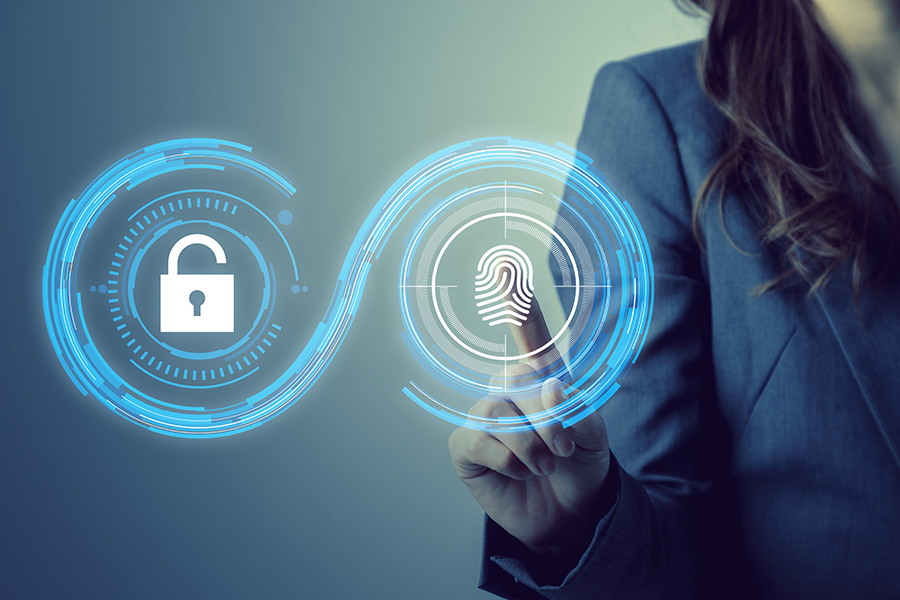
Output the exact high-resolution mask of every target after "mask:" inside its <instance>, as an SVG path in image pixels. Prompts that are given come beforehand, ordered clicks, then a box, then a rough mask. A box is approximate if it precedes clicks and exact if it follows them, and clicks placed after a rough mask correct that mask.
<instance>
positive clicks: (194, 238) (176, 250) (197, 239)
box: [169, 233, 225, 275]
mask: <svg viewBox="0 0 900 600" xmlns="http://www.w3.org/2000/svg"><path fill="white" fill-rule="evenodd" d="M194 244H200V245H201V246H206V247H207V248H209V249H210V250H212V251H213V254H215V255H216V262H217V263H218V264H220V265H221V264H224V263H225V251H224V250H222V246H220V245H219V242H217V241H216V240H214V239H212V238H211V237H209V236H208V235H203V234H202V233H192V234H190V235H186V236H184V237H183V238H181V239H180V240H178V241H177V242H175V245H174V246H172V249H171V250H170V251H169V275H178V257H180V256H181V251H182V250H184V249H185V248H187V247H188V246H193V245H194Z"/></svg>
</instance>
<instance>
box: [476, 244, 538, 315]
mask: <svg viewBox="0 0 900 600" xmlns="http://www.w3.org/2000/svg"><path fill="white" fill-rule="evenodd" d="M533 279H534V269H533V268H532V266H531V260H530V259H529V258H528V255H527V254H525V253H524V252H522V250H520V249H518V248H516V247H515V246H509V245H501V246H494V247H493V248H491V249H490V250H488V251H487V252H485V253H484V255H482V257H481V260H479V261H478V275H476V276H475V306H476V307H477V308H480V309H481V310H479V311H478V314H479V315H484V316H483V317H481V320H482V321H488V325H490V326H491V327H493V326H494V325H499V324H500V323H510V324H512V325H515V326H517V327H521V326H522V324H523V323H524V322H525V321H527V320H528V313H529V312H530V311H531V299H532V298H533V297H534V281H533ZM479 292H482V293H479ZM482 307H484V308H482Z"/></svg>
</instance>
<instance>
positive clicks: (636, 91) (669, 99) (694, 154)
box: [582, 41, 728, 197]
mask: <svg viewBox="0 0 900 600" xmlns="http://www.w3.org/2000/svg"><path fill="white" fill-rule="evenodd" d="M700 45H701V41H694V42H690V43H687V44H681V45H679V46H673V47H669V48H663V49H660V50H654V51H652V52H647V53H644V54H639V55H636V56H632V57H629V58H626V59H624V60H621V61H615V62H611V63H607V64H606V65H604V66H603V67H602V68H601V69H600V71H599V72H598V73H597V76H596V78H595V80H594V86H593V90H592V92H591V99H590V101H589V103H588V109H587V113H586V115H585V121H584V129H583V130H582V137H583V138H584V137H587V138H590V137H591V135H592V130H595V129H596V128H598V127H600V128H602V127H601V123H603V122H604V121H606V122H608V121H610V120H611V119H612V120H616V121H619V120H626V121H628V120H633V119H634V118H638V119H640V118H643V117H642V115H640V114H633V113H638V112H640V111H639V107H641V106H644V107H647V108H649V107H651V106H652V111H653V112H658V113H659V116H660V117H661V121H662V122H664V123H665V126H664V128H665V129H666V130H667V131H666V133H667V134H668V135H669V136H671V141H672V142H673V143H674V144H675V146H676V149H677V153H678V156H679V159H680V160H679V162H680V166H681V168H682V170H683V176H684V181H685V184H686V187H687V192H688V195H689V196H691V197H693V196H694V195H695V193H696V191H697V190H698V189H699V187H700V185H701V184H702V182H703V180H704V179H705V177H706V174H707V173H709V170H710V168H711V167H712V165H713V164H714V163H715V161H716V159H717V158H718V156H719V154H720V153H721V144H720V142H721V140H722V138H723V135H724V133H725V132H726V130H727V127H728V121H727V118H726V117H725V115H724V114H723V113H722V112H721V111H719V109H718V108H716V107H715V105H713V103H712V102H711V101H710V100H709V98H708V97H707V95H706V93H705V92H704V90H703V86H702V85H701V83H700V77H699V73H698V69H697V56H698V52H699V50H700ZM613 112H614V113H616V114H615V116H613V115H611V114H610V113H613ZM644 112H646V111H644ZM633 125H636V124H633ZM644 133H645V134H646V135H647V136H648V138H649V139H650V140H652V139H654V138H656V139H659V138H658V137H657V135H658V133H661V132H657V135H653V134H652V132H644Z"/></svg>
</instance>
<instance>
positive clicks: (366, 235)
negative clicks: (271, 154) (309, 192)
mask: <svg viewBox="0 0 900 600" xmlns="http://www.w3.org/2000/svg"><path fill="white" fill-rule="evenodd" d="M250 152H251V149H250V148H249V147H248V146H243V145H241V144H236V143H233V142H227V141H223V140H215V139H204V138H193V139H183V140H174V141H170V142H164V143H160V144H156V145H153V146H149V147H147V148H144V149H143V150H140V151H138V152H135V153H133V154H131V155H129V156H127V157H125V158H124V159H122V160H120V161H119V162H117V163H116V164H114V165H113V166H111V167H110V168H109V169H107V170H106V171H105V172H103V173H102V174H101V175H100V176H99V177H98V178H97V179H95V180H94V181H93V182H92V183H91V184H90V185H89V186H88V188H87V189H86V190H85V191H84V192H83V193H82V194H81V196H79V198H78V199H77V200H73V201H72V202H70V203H69V205H68V206H67V207H66V210H65V213H64V214H63V216H62V218H61V219H60V221H59V224H58V225H57V228H56V230H55V232H54V234H53V237H52V240H51V244H50V248H49V251H48V256H47V262H46V264H45V265H44V271H43V278H42V295H43V307H44V319H45V322H46V324H47V329H48V332H49V334H50V339H51V342H52V344H53V348H54V350H55V351H56V353H57V355H58V356H59V359H60V361H61V363H62V365H63V368H64V369H65V371H66V373H67V374H68V376H69V378H70V379H71V380H72V381H73V382H74V384H75V385H76V387H77V388H78V389H79V390H80V391H81V392H82V394H84V395H88V394H91V395H93V396H95V397H96V398H98V399H99V400H100V401H101V402H103V403H104V404H105V405H106V406H107V407H108V408H110V409H111V410H113V411H115V412H117V413H118V414H120V415H122V416H123V417H125V418H127V419H129V420H131V421H133V422H135V423H137V424H139V425H141V426H143V427H146V428H148V429H150V430H153V431H157V432H159V433H163V434H166V435H172V436H178V437H190V438H209V437H219V436H225V435H232V434H235V433H239V432H242V431H246V430H249V429H252V428H254V427H257V426H259V425H261V424H262V423H264V422H266V421H268V420H269V419H272V418H273V417H275V416H277V415H278V414H280V413H281V412H282V411H284V410H285V409H286V408H287V407H289V406H290V405H291V404H293V403H294V402H295V401H297V399H299V398H300V397H301V396H303V395H304V394H305V393H306V392H307V391H309V389H310V388H311V387H312V386H313V384H314V383H315V382H316V381H317V380H318V378H319V377H320V376H321V375H322V373H323V372H324V371H325V369H326V368H327V366H328V365H329V363H330V362H331V360H332V358H333V357H334V355H335V353H336V352H337V351H338V349H339V348H340V346H341V343H342V342H343V340H344V338H345V337H346V334H347V331H348V329H349V327H350V325H351V324H352V322H353V319H354V317H355V315H356V311H357V308H358V307H359V304H360V301H361V298H362V292H363V288H364V286H365V282H366V277H367V275H368V273H369V269H370V268H371V266H372V262H373V261H374V260H377V259H378V257H379V256H380V254H381V251H382V249H383V248H384V246H385V243H386V242H387V240H388V238H389V237H390V236H391V234H392V233H393V232H394V231H395V229H396V228H397V226H398V225H399V223H400V221H401V220H402V218H403V217H404V216H405V215H406V213H407V212H408V211H409V210H410V209H411V208H412V206H413V205H414V204H415V203H416V202H417V200H418V199H419V198H420V197H421V192H422V191H423V189H424V188H425V187H426V186H429V185H431V183H433V181H434V177H435V176H436V175H439V174H440V172H441V170H442V169H445V168H447V165H448V164H450V163H452V162H453V161H454V160H455V159H457V158H460V157H464V156H465V155H467V154H469V155H477V154H479V153H480V154H485V153H487V154H491V153H493V154H494V155H495V157H500V158H507V159H508V160H509V162H510V163H515V162H516V161H523V159H524V161H523V162H524V163H525V165H526V167H525V168H528V167H527V163H528V162H529V161H532V160H533V161H537V163H540V161H550V162H552V163H553V164H554V165H559V164H563V163H564V164H566V165H567V166H568V168H570V169H571V174H572V175H573V176H574V177H575V178H576V179H578V180H579V181H581V182H582V183H583V184H584V185H586V186H592V187H599V188H603V189H605V190H606V191H607V193H610V194H611V193H612V192H611V191H610V190H609V188H608V184H606V182H605V180H604V179H603V178H602V176H601V175H600V174H599V173H597V172H596V170H595V169H593V167H591V166H590V162H591V161H590V159H588V158H587V157H585V156H584V155H582V154H580V153H578V152H577V151H574V150H572V149H570V148H567V147H565V146H562V145H557V147H551V146H546V145H544V144H539V143H535V142H529V141H524V140H515V139H512V138H490V139H481V140H473V141H469V142H463V143H461V144H457V145H455V146H451V147H449V148H446V149H444V150H441V151H439V152H436V153H435V154H433V155H431V156H429V157H428V158H426V159H424V160H422V161H421V162H419V163H418V164H417V165H415V166H414V167H412V168H411V169H409V170H408V171H407V172H406V173H405V174H404V175H403V176H402V177H400V178H399V179H398V180H397V181H396V182H395V183H394V184H393V185H392V186H391V188H390V189H388V190H387V192H385V194H384V195H383V196H382V197H381V199H380V200H379V202H378V203H377V204H376V205H375V207H374V208H373V210H372V211H371V212H370V213H369V215H368V217H367V218H366V220H365V222H364V223H363V225H362V227H361V228H360V230H359V232H358V233H357V235H356V237H355V239H354V240H353V243H352V245H351V247H350V249H349V251H348V253H347V256H346V258H345V260H344V263H343V266H342V268H341V271H340V274H339V276H338V281H337V284H336V286H335V291H334V295H333V296H332V299H331V302H330V304H329V307H328V309H327V312H326V314H325V316H324V318H323V319H322V321H321V322H320V323H319V325H318V327H317V328H316V330H315V332H314V334H313V335H312V337H311V339H310V340H309V342H308V343H307V344H306V346H305V347H304V349H303V350H302V352H301V353H300V355H299V356H298V357H297V358H296V359H295V360H294V362H293V364H292V365H291V366H290V367H289V368H288V369H287V370H286V371H285V372H284V373H283V374H282V375H281V376H280V377H279V378H278V379H277V380H276V381H274V382H272V383H271V384H270V385H269V386H267V387H266V388H265V389H263V390H261V391H259V392H257V393H256V394H254V395H252V396H251V397H249V398H247V399H246V400H245V401H244V402H242V403H239V404H237V405H233V406H230V407H226V408H220V409H203V408H196V407H184V408H183V409H181V410H173V409H174V408H176V407H173V405H171V404H169V403H167V402H165V401H163V400H161V399H157V398H153V397H150V396H148V395H147V394H145V393H144V392H141V391H140V390H137V389H136V388H134V387H133V386H131V385H130V384H129V383H128V382H126V381H125V380H124V378H122V377H120V376H119V375H118V374H117V373H115V371H114V370H113V369H112V368H111V367H110V366H109V365H108V364H107V362H106V361H105V360H104V358H103V357H102V356H101V355H100V353H99V351H98V350H97V348H96V346H95V344H94V342H93V341H92V339H91V336H90V333H89V332H88V329H87V327H86V324H85V322H84V319H83V316H82V314H83V313H82V310H81V297H80V294H79V293H76V291H75V281H74V279H75V278H74V274H75V271H76V269H77V264H78V259H79V254H80V248H81V242H82V240H83V238H84V237H85V236H86V235H87V233H88V232H89V229H90V227H91V225H92V224H93V223H94V221H95V220H96V219H97V217H98V216H99V214H100V213H101V212H102V210H103V209H104V208H105V207H106V206H108V205H109V203H110V202H112V201H113V199H114V198H115V197H116V190H118V189H119V188H120V187H122V186H126V187H127V189H132V188H134V187H135V186H137V185H139V184H140V183H142V182H144V181H147V180H149V179H151V178H153V177H156V176H158V175H161V174H163V173H169V172H171V171H175V170H182V169H218V170H222V169H224V168H225V167H226V166H229V167H231V166H235V167H237V168H240V169H244V170H246V171H248V172H250V173H253V174H255V175H257V176H258V177H260V178H262V179H264V180H265V181H267V182H268V183H269V184H271V185H272V186H273V187H275V188H276V189H277V190H278V191H280V192H281V193H282V194H284V195H285V196H286V197H290V196H292V195H293V194H294V193H295V192H296V189H295V188H294V187H293V185H292V184H291V183H290V182H289V181H288V180H287V179H286V178H285V177H284V176H282V175H280V174H279V173H277V172H276V171H274V170H273V169H271V168H270V167H268V166H266V165H264V164H262V163H260V162H259V161H256V160H255V159H253V158H251V157H250V156H249V154H250ZM537 163H536V164H537ZM623 204H624V203H623ZM625 206H626V207H627V204H625ZM627 213H628V214H629V215H630V216H631V217H632V218H631V219H630V220H631V221H632V223H633V224H635V225H636V228H632V231H630V232H629V234H630V235H629V236H627V237H630V238H631V239H635V240H636V246H635V247H634V251H635V253H637V254H638V255H639V258H641V259H642V260H643V263H642V264H643V269H642V271H641V274H640V277H641V278H642V279H641V281H639V282H637V285H636V287H635V290H633V293H634V294H638V293H640V294H641V301H640V302H639V303H638V305H637V308H639V309H640V310H639V311H635V313H634V315H633V316H634V322H632V323H630V325H629V328H631V327H632V326H634V325H635V323H636V325H637V326H636V327H635V330H634V332H635V333H636V334H637V335H631V336H630V337H629V338H628V347H627V348H625V347H623V348H617V349H616V350H614V353H616V354H618V355H620V356H625V357H627V359H628V360H627V361H621V362H623V367H622V369H623V370H627V367H625V366H624V363H625V362H628V363H629V364H630V363H632V362H633V361H634V359H635V358H636V357H637V354H638V352H639V351H640V347H641V346H642V345H643V340H644V337H645V336H646V328H647V325H648V324H649V319H650V313H651V310H652V298H653V283H652V265H651V263H650V255H649V249H648V247H647V243H646V239H644V237H643V232H642V231H640V226H639V225H637V220H636V218H633V213H631V210H630V208H627ZM638 312H640V314H637V313H638ZM617 387H618V383H616V382H615V381H612V382H611V383H610V385H609V387H608V388H607V389H605V390H593V391H592V395H591V396H590V398H588V399H586V398H584V397H582V396H583V394H577V395H576V396H575V397H573V398H572V399H571V401H570V402H569V403H567V406H566V409H567V410H570V411H571V410H572V407H573V406H574V403H576V401H580V402H581V403H582V404H584V403H585V402H587V403H588V404H591V405H597V406H599V404H602V402H603V401H605V399H606V398H608V397H609V396H610V395H611V394H612V393H613V392H614V391H615V389H616V388H617ZM405 392H406V393H407V395H410V397H412V398H413V399H414V400H416V402H418V403H419V404H420V405H423V406H424V407H425V408H426V409H428V410H429V411H431V412H435V411H434V409H433V408H432V407H431V406H428V405H426V404H423V403H422V401H421V400H419V399H417V398H416V397H415V396H414V395H412V394H410V392H409V391H408V390H405ZM581 412H583V411H581ZM439 416H441V417H442V418H447V417H446V416H444V415H439ZM580 416H583V414H581V415H580Z"/></svg>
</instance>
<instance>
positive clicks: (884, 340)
mask: <svg viewBox="0 0 900 600" xmlns="http://www.w3.org/2000/svg"><path fill="white" fill-rule="evenodd" d="M849 282H850V278H849V276H847V273H846V270H844V271H843V273H842V275H841V276H837V277H834V279H833V280H832V281H831V282H830V283H829V284H828V285H827V286H826V288H825V290H824V291H822V292H820V293H819V294H818V298H817V299H818V302H819V304H820V305H821V307H822V309H823V311H824V313H825V317H826V319H827V320H828V324H829V325H830V327H831V330H832V331H833V332H834V335H835V336H836V337H837V341H838V344H840V347H841V350H842V352H843V353H844V357H845V358H846V359H847V362H848V363H849V365H850V369H851V370H852V371H853V374H854V376H855V377H856V382H857V384H858V385H859V388H860V390H861V391H862V395H863V397H864V398H865V401H866V404H867V405H868V407H869V410H870V411H871V412H872V415H873V416H874V417H875V421H876V423H877V424H878V428H879V429H880V430H881V433H882V435H883V436H884V439H885V441H886V442H887V444H888V447H889V448H890V450H891V453H892V454H893V456H894V460H895V461H896V463H897V465H898V467H900V286H898V285H896V284H891V285H885V286H884V287H883V288H881V289H875V288H866V289H864V290H863V291H862V292H861V293H860V303H859V312H857V309H856V306H855V304H854V301H853V292H852V287H851V285H850V283H849Z"/></svg>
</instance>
